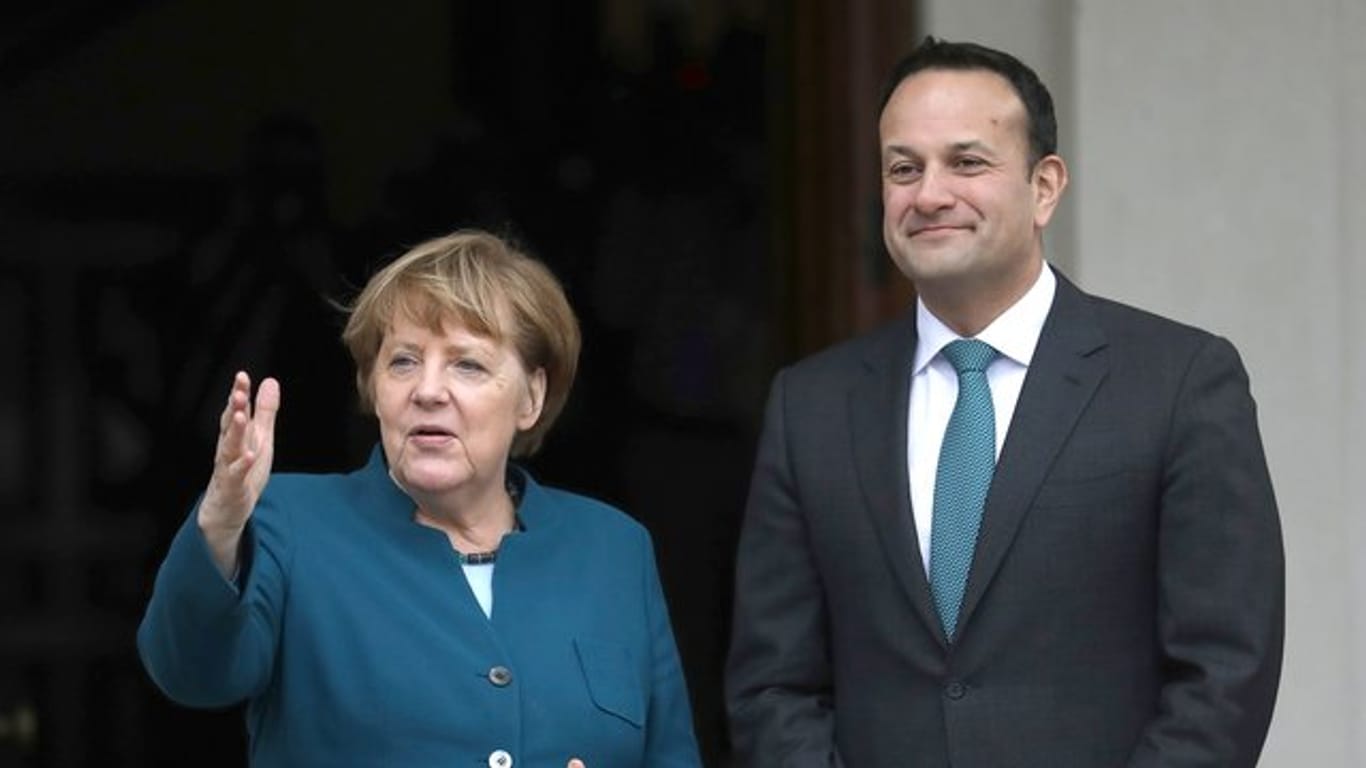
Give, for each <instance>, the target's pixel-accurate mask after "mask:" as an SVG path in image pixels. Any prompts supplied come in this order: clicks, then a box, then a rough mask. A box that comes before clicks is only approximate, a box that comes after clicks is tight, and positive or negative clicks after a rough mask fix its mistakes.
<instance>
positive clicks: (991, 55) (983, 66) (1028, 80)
mask: <svg viewBox="0 0 1366 768" xmlns="http://www.w3.org/2000/svg"><path fill="white" fill-rule="evenodd" d="M927 69H940V70H944V69H947V70H960V71H972V70H985V71H987V72H995V73H996V74H998V75H1000V76H1001V77H1003V78H1005V80H1006V82H1008V83H1010V87H1011V88H1013V89H1014V90H1015V94H1016V95H1017V96H1019V97H1020V101H1022V102H1024V107H1025V116H1026V119H1028V121H1029V123H1028V125H1027V126H1026V128H1027V130H1028V135H1029V155H1030V157H1029V167H1030V168H1033V167H1034V164H1035V163H1037V162H1039V160H1040V159H1042V158H1044V157H1047V156H1048V155H1051V154H1054V153H1056V152H1057V151H1058V119H1057V117H1055V116H1054V114H1053V97H1052V96H1049V95H1048V89H1047V88H1045V87H1044V84H1043V82H1042V81H1040V80H1039V76H1038V75H1036V74H1034V70H1032V69H1030V68H1029V67H1027V66H1025V64H1024V62H1022V61H1020V60H1019V59H1017V58H1015V57H1014V56H1011V55H1010V54H1008V53H1005V52H1004V51H998V50H996V49H994V48H988V47H986V46H984V45H978V44H976V43H952V42H947V41H944V40H939V39H937V38H935V37H934V36H932V35H931V36H927V37H926V38H925V39H924V41H922V42H921V43H920V45H918V46H916V48H915V50H913V51H911V52H910V53H909V54H907V55H906V56H905V57H904V58H903V59H901V61H898V62H897V63H896V66H895V67H893V68H892V73H891V77H889V78H888V80H887V84H886V86H885V87H884V88H883V90H882V103H881V105H880V106H879V107H878V114H881V113H882V110H884V109H886V108H887V102H888V101H889V100H890V99H891V98H892V92H893V91H895V90H896V87H897V86H898V85H900V84H901V81H903V80H905V79H906V78H908V77H910V76H911V75H914V74H916V73H917V72H923V71H925V70H927Z"/></svg>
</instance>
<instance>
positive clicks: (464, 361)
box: [455, 358, 485, 373]
mask: <svg viewBox="0 0 1366 768" xmlns="http://www.w3.org/2000/svg"><path fill="white" fill-rule="evenodd" d="M455 369H456V370H457V371H460V372H461V373H483V372H484V370H485V368H484V364H483V363H480V362H479V361H478V360H471V359H469V358H461V359H460V360H456V361H455Z"/></svg>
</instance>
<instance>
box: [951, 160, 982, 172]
mask: <svg viewBox="0 0 1366 768" xmlns="http://www.w3.org/2000/svg"><path fill="white" fill-rule="evenodd" d="M954 165H956V166H957V167H959V168H961V169H963V170H967V171H974V170H977V169H979V168H983V167H985V166H986V161H985V160H983V159H982V158H980V157H960V158H958V159H957V160H956V161H954Z"/></svg>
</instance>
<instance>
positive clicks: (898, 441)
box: [849, 312, 947, 647]
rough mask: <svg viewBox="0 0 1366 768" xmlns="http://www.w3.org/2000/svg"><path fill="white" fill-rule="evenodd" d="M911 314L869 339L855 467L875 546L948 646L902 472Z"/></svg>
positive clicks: (855, 427)
mask: <svg viewBox="0 0 1366 768" xmlns="http://www.w3.org/2000/svg"><path fill="white" fill-rule="evenodd" d="M915 344H916V332H915V314H914V312H908V313H907V314H906V316H905V317H904V318H903V320H902V321H901V322H898V323H896V324H894V325H892V326H890V327H889V328H888V329H887V330H886V331H885V332H884V333H882V334H881V335H879V336H877V337H875V338H874V339H872V340H871V343H870V345H869V347H868V352H867V354H866V355H865V357H864V370H863V375H862V377H861V378H860V379H859V380H858V381H857V382H856V383H855V384H854V386H853V388H852V389H851V390H850V392H849V414H850V430H851V439H852V441H853V451H854V464H855V466H856V467H857V471H858V476H859V483H860V486H861V488H862V491H863V498H864V503H865V507H866V508H867V510H868V514H869V516H870V517H871V518H872V520H873V525H874V527H876V528H877V529H878V541H879V542H880V543H881V544H882V550H883V554H884V555H885V556H886V557H887V560H888V563H889V564H890V565H891V568H892V572H893V573H895V574H896V576H897V580H898V581H899V582H901V585H902V587H903V588H904V589H905V591H906V595H907V597H908V598H909V599H910V601H911V604H912V605H913V606H914V607H915V612H916V613H917V614H918V615H919V616H920V618H921V620H922V621H923V622H924V623H925V625H926V626H927V627H928V629H929V630H930V632H931V633H932V634H933V635H934V636H935V637H936V638H938V640H939V642H940V644H941V645H944V646H945V647H947V640H946V639H945V638H944V630H943V627H942V626H941V625H940V623H939V619H938V616H937V614H936V613H935V610H934V598H933V597H932V595H931V594H930V584H929V580H928V577H927V576H926V575H925V568H924V567H923V566H922V565H921V563H922V562H923V560H922V559H921V554H920V544H919V540H918V539H917V537H916V530H915V518H914V516H913V515H912V514H911V498H910V480H909V478H908V475H907V468H906V409H907V406H908V404H909V396H910V384H911V363H912V360H913V356H914V354H915Z"/></svg>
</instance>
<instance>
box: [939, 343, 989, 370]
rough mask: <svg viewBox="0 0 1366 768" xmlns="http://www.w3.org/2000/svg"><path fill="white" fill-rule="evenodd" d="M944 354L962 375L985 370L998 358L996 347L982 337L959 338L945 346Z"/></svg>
mask: <svg viewBox="0 0 1366 768" xmlns="http://www.w3.org/2000/svg"><path fill="white" fill-rule="evenodd" d="M943 355H944V357H945V359H947V360H948V361H949V363H950V364H951V365H952V366H953V369H954V370H955V371H957V372H958V373H959V374H960V375H961V374H963V373H964V372H966V371H978V372H981V371H985V370H986V369H987V366H988V365H991V361H992V360H995V359H996V348H995V347H993V346H991V345H990V344H988V343H986V342H985V341H981V340H980V339H958V340H957V341H951V342H949V344H948V346H946V347H944V351H943Z"/></svg>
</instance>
